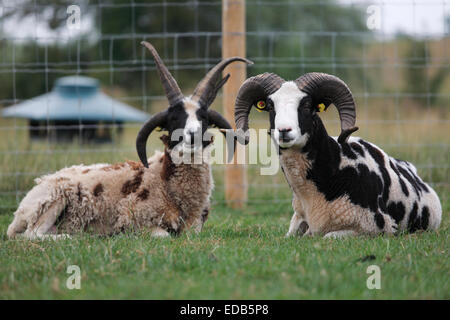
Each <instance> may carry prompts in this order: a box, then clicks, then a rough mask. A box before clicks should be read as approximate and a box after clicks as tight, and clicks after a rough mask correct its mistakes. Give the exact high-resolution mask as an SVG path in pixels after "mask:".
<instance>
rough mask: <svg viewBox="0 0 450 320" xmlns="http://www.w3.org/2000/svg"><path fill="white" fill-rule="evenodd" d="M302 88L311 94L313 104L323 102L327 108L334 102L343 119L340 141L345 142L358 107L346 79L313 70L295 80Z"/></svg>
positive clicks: (351, 129)
mask: <svg viewBox="0 0 450 320" xmlns="http://www.w3.org/2000/svg"><path fill="white" fill-rule="evenodd" d="M295 82H296V83H297V86H298V88H299V89H300V90H302V91H304V92H306V93H307V94H308V95H310V96H311V98H312V101H313V104H314V105H318V104H320V103H323V104H324V105H325V109H326V108H328V107H329V106H330V104H334V105H335V106H336V108H337V110H338V112H339V118H340V119H341V134H340V135H339V138H338V142H339V143H341V144H342V143H345V142H346V141H347V139H348V137H349V136H350V134H352V133H353V132H355V131H356V130H358V128H357V127H355V122H356V108H355V100H354V99H353V95H352V92H351V91H350V89H349V88H348V86H347V85H346V84H345V82H344V81H342V80H341V79H339V78H338V77H335V76H333V75H329V74H326V73H317V72H311V73H307V74H304V75H303V76H301V77H299V78H298V79H297V80H295Z"/></svg>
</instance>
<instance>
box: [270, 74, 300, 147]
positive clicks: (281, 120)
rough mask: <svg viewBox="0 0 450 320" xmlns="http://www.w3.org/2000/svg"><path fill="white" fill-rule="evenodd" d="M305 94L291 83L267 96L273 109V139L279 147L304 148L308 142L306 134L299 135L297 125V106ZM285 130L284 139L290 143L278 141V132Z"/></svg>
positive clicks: (286, 83) (284, 84)
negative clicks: (287, 139) (271, 102)
mask: <svg viewBox="0 0 450 320" xmlns="http://www.w3.org/2000/svg"><path fill="white" fill-rule="evenodd" d="M305 96H306V93H304V92H302V91H300V90H299V88H298V87H297V85H296V84H295V83H294V82H293V81H288V82H285V83H283V85H282V86H281V87H280V89H278V90H277V91H276V92H274V93H273V94H271V95H270V96H269V98H270V99H272V101H273V104H274V109H275V132H274V139H275V141H277V142H278V144H279V145H280V147H283V148H289V147H292V146H300V147H302V146H304V145H305V144H306V141H307V140H308V134H306V133H305V134H303V135H302V133H301V130H300V127H299V124H298V105H299V103H300V100H302V99H303V97H305ZM283 130H286V131H287V132H286V133H284V135H285V137H287V138H289V139H291V140H290V141H287V142H286V141H280V136H281V134H280V131H283Z"/></svg>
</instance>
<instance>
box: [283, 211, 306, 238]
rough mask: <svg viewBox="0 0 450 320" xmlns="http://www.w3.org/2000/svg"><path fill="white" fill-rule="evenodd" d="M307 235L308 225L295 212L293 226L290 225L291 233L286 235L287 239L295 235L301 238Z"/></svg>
mask: <svg viewBox="0 0 450 320" xmlns="http://www.w3.org/2000/svg"><path fill="white" fill-rule="evenodd" d="M307 234H309V227H308V223H307V222H306V221H305V220H304V219H303V218H302V217H301V216H300V214H298V213H297V212H296V211H295V212H294V215H293V216H292V218H291V224H290V225H289V231H288V232H287V233H286V237H292V236H294V235H297V236H300V237H301V236H303V235H307Z"/></svg>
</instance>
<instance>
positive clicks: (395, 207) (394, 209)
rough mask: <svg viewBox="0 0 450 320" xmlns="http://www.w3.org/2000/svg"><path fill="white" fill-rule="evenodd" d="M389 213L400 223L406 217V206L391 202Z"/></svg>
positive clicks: (388, 207)
mask: <svg viewBox="0 0 450 320" xmlns="http://www.w3.org/2000/svg"><path fill="white" fill-rule="evenodd" d="M386 210H387V213H388V214H389V215H390V216H391V217H392V218H394V220H395V222H396V223H399V222H400V221H402V220H403V218H404V217H405V206H404V205H403V203H402V202H391V203H389V205H388V206H387V208H386Z"/></svg>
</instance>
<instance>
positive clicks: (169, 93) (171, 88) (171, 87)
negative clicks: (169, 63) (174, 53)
mask: <svg viewBox="0 0 450 320" xmlns="http://www.w3.org/2000/svg"><path fill="white" fill-rule="evenodd" d="M141 44H142V45H144V46H145V47H146V48H147V49H148V50H149V51H150V53H151V54H152V55H153V58H154V59H155V64H156V68H157V69H158V74H159V78H160V79H161V83H162V85H163V88H164V91H165V92H166V97H167V100H169V105H171V106H173V105H175V104H177V103H178V102H180V101H181V100H183V98H184V96H183V94H182V93H181V90H180V87H178V84H177V82H176V81H175V79H174V77H173V76H172V75H171V74H170V72H169V70H168V69H167V67H166V66H165V64H164V62H163V61H162V60H161V58H160V57H159V54H158V52H157V51H156V49H155V48H154V47H153V46H152V45H151V44H150V43H148V42H146V41H142V42H141Z"/></svg>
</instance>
